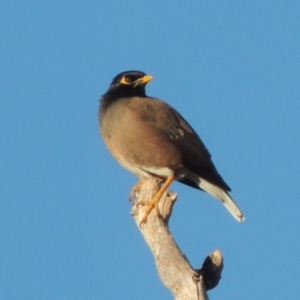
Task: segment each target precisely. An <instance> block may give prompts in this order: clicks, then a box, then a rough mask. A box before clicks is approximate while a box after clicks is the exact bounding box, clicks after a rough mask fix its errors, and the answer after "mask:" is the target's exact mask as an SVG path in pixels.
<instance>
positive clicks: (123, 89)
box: [106, 71, 153, 97]
mask: <svg viewBox="0 0 300 300" xmlns="http://www.w3.org/2000/svg"><path fill="white" fill-rule="evenodd" d="M152 78H153V77H152V76H150V75H147V74H145V73H143V72H140V71H125V72H122V73H120V74H118V75H117V76H116V77H115V78H114V79H113V80H112V82H111V84H110V87H109V89H108V91H107V92H106V95H110V96H118V97H134V96H145V95H146V92H145V86H146V84H147V83H148V82H149V81H151V80H152Z"/></svg>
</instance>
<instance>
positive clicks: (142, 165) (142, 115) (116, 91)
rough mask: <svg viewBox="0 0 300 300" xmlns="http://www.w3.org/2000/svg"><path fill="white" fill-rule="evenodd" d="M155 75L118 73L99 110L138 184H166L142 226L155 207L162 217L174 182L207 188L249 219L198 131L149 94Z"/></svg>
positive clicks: (105, 131) (108, 141)
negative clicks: (165, 195) (164, 200)
mask: <svg viewBox="0 0 300 300" xmlns="http://www.w3.org/2000/svg"><path fill="white" fill-rule="evenodd" d="M152 79H153V77H152V76H151V75H149V74H146V73H144V72H141V71H134V70H132V71H125V72H122V73H120V74H118V75H117V76H115V77H114V78H113V80H112V82H111V84H110V86H109V88H108V90H107V91H106V93H105V94H103V95H102V97H101V99H100V105H99V111H98V117H99V127H100V133H101V135H102V138H103V140H104V143H105V145H106V147H107V148H108V150H109V151H110V152H111V154H112V155H113V157H114V158H115V159H116V160H117V161H118V162H119V163H120V164H121V165H122V166H123V167H124V168H125V169H127V170H128V171H130V172H132V173H133V174H135V175H136V176H137V177H138V178H139V180H140V181H139V182H143V181H144V180H147V179H150V178H159V179H161V180H162V182H163V183H162V185H161V187H160V189H159V190H158V192H157V194H156V195H155V196H154V197H153V199H152V200H151V201H150V202H149V203H148V204H147V205H148V207H147V209H146V211H145V214H144V216H143V218H142V221H141V223H140V224H141V225H142V224H145V223H146V222H147V218H148V215H149V214H150V212H151V211H152V210H153V208H155V210H156V212H157V214H158V215H159V210H158V203H159V200H160V198H161V196H162V195H163V193H164V192H165V191H166V190H167V189H168V187H169V186H170V185H171V183H172V182H173V181H178V182H180V183H183V184H185V185H187V186H189V187H193V188H196V189H198V190H202V191H204V192H207V193H208V194H210V195H211V196H213V197H214V198H216V199H218V200H219V201H220V202H221V203H223V204H224V206H225V207H226V208H227V210H228V211H229V212H230V213H231V214H232V216H233V217H234V218H235V219H236V220H237V221H239V222H243V221H244V220H245V217H244V215H243V213H242V212H241V210H240V209H239V207H238V206H237V204H236V203H235V202H234V200H233V199H232V197H231V196H230V194H229V192H230V191H231V189H230V187H229V186H228V185H227V183H226V182H225V181H224V179H223V178H222V177H221V175H220V174H219V173H218V171H217V169H216V167H215V165H214V163H213V161H212V159H211V154H210V153H209V151H208V149H207V148H206V146H205V145H204V143H203V142H202V140H201V139H200V137H199V136H198V134H197V133H196V131H195V130H194V129H193V128H192V126H191V125H190V124H189V123H188V122H187V121H186V120H185V119H184V118H183V117H182V115H181V114H180V113H179V112H178V111H177V110H175V109H174V108H173V107H172V106H170V105H169V104H167V103H166V102H164V101H162V100H159V99H157V98H154V97H150V96H147V95H146V85H147V83H149V82H150V81H151V80H152ZM138 186H139V183H138V184H137V185H136V186H135V187H134V189H136V188H137V187H138ZM138 203H139V202H138ZM140 203H141V204H143V205H145V203H144V202H143V201H140Z"/></svg>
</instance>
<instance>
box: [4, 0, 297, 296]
mask: <svg viewBox="0 0 300 300" xmlns="http://www.w3.org/2000/svg"><path fill="white" fill-rule="evenodd" d="M227 2H228V1H227ZM0 14H1V18H0V19H1V21H0V37H1V47H0V81H1V88H0V99H1V103H0V128H1V136H0V139H1V143H0V149H1V156H0V168H1V172H0V185H1V189H0V196H1V209H0V245H1V246H0V249H1V250H0V264H1V268H0V299H6V300H15V299H22V300H27V299H28V300H29V299H30V300H41V299H43V300H44V299H45V300H46V299H51V300H52V299H68V300H69V299H70V300H71V299H72V300H77V299H78V300H79V299H80V300H81V299H120V298H121V299H145V300H148V299H172V295H171V294H170V293H169V291H168V290H167V289H166V288H165V287H164V286H163V285H162V283H161V282H160V280H159V279H158V276H157V272H156V269H155V265H154V262H153V259H152V256H151V253H150V251H149V249H148V248H147V246H146V244H145V242H144V241H143V238H142V236H141V235H140V233H139V232H138V230H137V228H136V226H135V224H134V221H133V219H132V218H131V216H130V214H129V212H130V204H129V202H128V195H129V191H130V189H131V187H132V186H133V185H134V184H135V183H136V178H135V177H134V176H133V175H131V174H130V173H128V172H127V171H126V170H123V169H122V168H121V167H120V166H119V165H118V164H117V163H116V162H115V161H114V160H113V158H112V157H111V156H110V154H109V153H108V151H107V150H106V148H105V146H104V144H103V142H102V141H101V139H100V136H99V133H98V123H97V122H98V121H97V109H98V100H99V98H100V96H101V95H102V94H103V93H104V92H105V91H106V89H107V88H108V86H109V83H110V82H111V79H112V78H113V77H114V76H115V75H116V74H118V73H119V72H121V71H124V70H131V69H137V70H142V71H144V72H146V73H149V74H151V75H153V76H154V80H153V81H152V82H151V83H150V84H149V85H148V86H147V92H148V95H151V96H155V97H158V98H160V99H163V100H165V101H167V102H168V103H170V104H171V105H172V106H174V107H175V108H176V109H177V110H178V111H180V113H181V114H182V115H183V116H184V117H185V118H186V119H187V120H188V121H189V123H190V124H191V125H192V126H193V127H194V128H195V130H196V131H197V132H198V133H199V135H200V136H201V138H202V139H203V141H204V142H205V144H206V146H207V147H208V149H209V150H210V152H211V153H212V156H213V160H214V162H215V164H216V166H217V168H218V170H219V172H220V173H221V174H222V176H223V177H224V179H225V180H226V182H228V184H229V185H230V187H231V188H232V190H233V191H232V196H233V198H234V199H235V200H236V201H237V203H238V204H239V206H240V207H241V208H242V210H243V212H244V214H245V216H246V218H247V220H246V222H245V223H243V224H239V223H237V222H236V221H235V220H234V219H233V218H232V217H231V216H230V215H229V214H228V212H227V211H226V210H225V208H223V207H222V206H221V205H220V204H219V203H218V202H217V201H215V200H214V199H213V198H211V197H210V196H208V195H205V194H204V193H201V192H199V191H197V190H193V189H191V188H188V187H186V186H183V185H180V184H178V183H175V184H173V185H172V190H173V191H176V192H178V193H179V199H178V202H177V203H176V206H175V209H174V212H173V215H172V219H171V221H170V228H171V231H172V232H173V235H174V237H175V238H176V240H177V242H178V244H179V246H180V248H181V249H182V251H183V252H184V253H185V254H186V255H187V257H188V258H189V259H190V262H191V264H192V265H193V266H194V267H195V268H198V267H199V266H200V265H201V264H202V262H203V260H204V258H205V257H206V255H207V254H208V253H210V252H212V251H213V250H215V249H220V250H221V251H222V252H223V255H224V257H225V269H224V271H223V276H222V280H221V282H220V284H219V286H218V287H217V288H216V289H214V290H212V291H211V292H210V297H211V299H244V300H248V299H283V298H284V299H297V298H298V297H299V285H300V279H299V267H300V266H299V265H300V263H299V259H298V258H297V257H298V253H299V252H300V241H299V226H300V221H299V210H300V200H299V195H300V184H299V169H300V163H299V148H300V139H299V137H300V135H299V128H300V112H299V111H300V104H299V97H300V88H299V80H300V76H299V75H300V74H299V73H300V71H299V70H300V54H299V53H300V39H299V32H300V18H299V14H300V3H299V1H230V3H225V2H224V1H215V2H209V3H208V2H205V1H197V2H196V1H191V2H189V3H187V2H181V3H179V2H177V3H176V2H174V1H163V2H161V1H160V2H159V1H152V2H145V1H136V0H134V1H125V2H124V1H89V2H88V3H85V2H84V1H64V2H62V1H51V2H46V1H26V2H24V1H9V2H8V1H6V3H2V8H1V12H0Z"/></svg>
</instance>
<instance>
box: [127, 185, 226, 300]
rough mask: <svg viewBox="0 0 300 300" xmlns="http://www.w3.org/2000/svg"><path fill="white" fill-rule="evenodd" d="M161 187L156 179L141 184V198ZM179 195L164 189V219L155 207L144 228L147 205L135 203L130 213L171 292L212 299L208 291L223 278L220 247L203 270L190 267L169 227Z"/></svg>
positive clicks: (161, 207)
mask: <svg viewBox="0 0 300 300" xmlns="http://www.w3.org/2000/svg"><path fill="white" fill-rule="evenodd" d="M159 187H160V181H159V180H157V179H153V180H148V181H145V182H143V183H142V184H141V187H140V192H139V200H143V201H150V200H151V199H152V198H153V196H154V195H155V194H156V193H157V191H158V190H159ZM176 198H177V195H176V194H175V193H173V192H165V193H164V195H163V197H162V198H161V200H160V202H159V211H160V213H161V218H159V217H157V215H156V214H155V210H153V211H152V212H151V213H150V215H149V216H148V220H147V223H146V224H144V225H143V226H142V228H141V227H140V222H141V220H142V218H143V216H144V212H145V209H146V208H147V207H145V206H137V205H136V204H134V205H133V208H132V211H131V214H132V215H133V217H134V220H135V222H136V224H137V226H138V228H139V230H140V231H141V233H142V235H143V236H144V238H145V240H146V242H147V244H148V246H149V247H150V249H151V251H152V254H153V256H154V259H155V263H156V266H157V270H158V273H159V276H160V278H161V280H162V282H163V283H164V284H165V286H166V287H167V288H168V289H169V290H170V291H171V292H172V294H173V295H174V298H175V299H176V300H183V299H188V300H193V299H195V300H199V299H203V300H207V299H209V298H208V296H207V293H206V290H209V289H212V288H214V287H215V286H217V285H218V282H219V280H220V278H221V272H222V268H223V258H222V254H221V252H220V251H218V250H217V251H215V252H213V253H212V254H210V255H209V256H208V257H207V258H206V259H205V261H204V263H203V268H202V269H201V270H195V269H193V268H192V267H191V265H190V263H189V261H188V259H187V258H186V257H185V255H184V254H183V253H182V252H181V251H180V249H179V247H178V246H177V244H176V242H175V240H174V239H173V237H172V235H171V233H170V231H169V229H168V220H169V218H170V216H171V213H172V207H173V205H174V203H175V201H176Z"/></svg>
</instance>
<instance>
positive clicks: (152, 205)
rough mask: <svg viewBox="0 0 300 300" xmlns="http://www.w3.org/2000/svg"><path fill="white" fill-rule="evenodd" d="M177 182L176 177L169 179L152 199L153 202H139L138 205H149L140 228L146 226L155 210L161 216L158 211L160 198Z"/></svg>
mask: <svg viewBox="0 0 300 300" xmlns="http://www.w3.org/2000/svg"><path fill="white" fill-rule="evenodd" d="M174 180H175V176H171V177H168V178H167V180H166V181H165V182H164V184H163V185H162V186H161V188H160V189H159V191H158V192H157V193H156V195H155V196H154V197H153V198H152V200H151V201H149V202H145V201H138V202H137V204H142V205H147V206H148V208H147V209H146V211H145V214H144V217H143V219H142V221H141V222H140V226H141V225H143V224H145V223H146V222H147V218H148V216H149V214H150V212H151V211H152V209H153V208H155V212H156V215H157V216H159V215H160V212H159V209H158V203H159V200H160V198H161V197H162V195H163V193H164V192H165V191H166V190H167V188H168V187H169V186H170V185H171V183H172V182H173V181H174Z"/></svg>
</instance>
